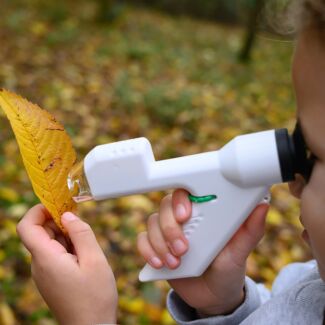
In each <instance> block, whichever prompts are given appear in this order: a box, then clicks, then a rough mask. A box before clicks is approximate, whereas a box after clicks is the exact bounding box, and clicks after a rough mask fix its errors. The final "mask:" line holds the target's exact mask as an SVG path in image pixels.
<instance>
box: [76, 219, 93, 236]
mask: <svg viewBox="0 0 325 325" xmlns="http://www.w3.org/2000/svg"><path fill="white" fill-rule="evenodd" d="M72 223H74V224H72V225H73V232H74V233H75V234H77V235H83V234H88V233H90V232H92V230H91V228H90V226H89V225H88V223H85V222H78V220H76V221H72Z"/></svg>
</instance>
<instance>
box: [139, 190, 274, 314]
mask: <svg viewBox="0 0 325 325" xmlns="http://www.w3.org/2000/svg"><path fill="white" fill-rule="evenodd" d="M187 195H188V193H187V192H185V191H184V190H177V191H175V192H174V193H173V195H167V196H166V197H165V198H164V199H163V200H162V202H161V205H160V210H159V214H158V213H155V214H153V215H151V216H150V217H149V220H148V232H142V233H140V234H139V236H138V249H139V251H140V253H141V254H142V256H143V257H144V258H145V260H146V261H147V262H148V263H149V264H150V265H151V266H152V267H154V268H157V269H158V268H160V267H162V266H163V265H164V266H166V267H169V268H171V269H174V268H177V267H178V266H179V264H180V263H181V259H180V257H181V256H182V255H184V253H185V252H186V251H187V249H188V241H187V240H186V238H185V236H184V233H183V231H182V227H181V225H182V224H183V223H184V222H186V221H187V220H188V219H189V218H190V215H191V210H192V206H191V203H190V201H189V200H188V197H187ZM267 210H268V205H267V204H262V205H259V206H258V207H256V208H255V210H254V211H253V212H252V213H251V215H250V216H249V217H248V219H247V220H246V221H245V222H244V224H243V225H242V226H241V227H240V229H239V230H238V231H237V232H236V233H235V235H234V236H233V238H232V239H231V240H230V241H229V242H228V244H227V245H226V246H225V247H224V249H223V250H222V251H221V252H220V253H219V255H218V256H217V257H216V258H215V260H214V261H213V262H212V263H211V265H210V266H209V268H208V269H207V270H206V271H205V272H204V273H203V274H202V276H200V277H195V278H185V279H176V280H170V281H169V283H170V285H171V286H172V287H173V288H174V290H175V291H176V292H177V293H178V295H179V296H180V297H182V299H183V300H184V301H185V302H186V303H187V304H188V305H190V306H192V307H193V308H195V309H196V310H197V311H198V312H199V313H200V314H201V315H202V316H209V315H221V314H227V313H230V312H232V311H233V310H234V309H236V308H237V307H238V306H239V305H240V304H241V303H242V302H243V300H244V296H245V293H244V280H245V269H246V259H247V257H248V255H249V254H250V252H251V251H252V250H253V249H254V248H255V246H256V245H257V243H258V242H259V241H260V239H261V238H262V236H263V234H264V225H265V217H266V213H267ZM223 217H226V216H223ZM207 245H208V243H207Z"/></svg>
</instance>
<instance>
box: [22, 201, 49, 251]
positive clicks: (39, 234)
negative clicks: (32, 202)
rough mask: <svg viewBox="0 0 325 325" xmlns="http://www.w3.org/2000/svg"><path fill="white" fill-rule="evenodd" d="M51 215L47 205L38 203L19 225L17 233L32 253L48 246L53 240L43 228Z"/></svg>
mask: <svg viewBox="0 0 325 325" xmlns="http://www.w3.org/2000/svg"><path fill="white" fill-rule="evenodd" d="M49 217H50V216H49V213H48V211H47V210H46V209H45V207H44V206H43V205H42V204H38V205H36V206H34V207H33V208H31V209H30V210H29V211H28V212H27V213H26V214H25V216H24V217H23V218H22V220H21V221H20V222H19V223H18V225H17V234H18V235H19V237H20V238H21V240H22V242H23V243H24V245H25V246H26V248H27V249H28V250H29V251H30V252H31V253H32V254H37V252H40V251H41V250H42V249H44V248H45V247H47V246H48V244H49V241H50V240H51V238H50V237H49V234H48V233H47V232H46V230H45V229H44V228H43V225H44V223H45V222H46V220H48V218H49Z"/></svg>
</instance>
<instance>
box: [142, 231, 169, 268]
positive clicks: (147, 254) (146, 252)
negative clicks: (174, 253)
mask: <svg viewBox="0 0 325 325" xmlns="http://www.w3.org/2000/svg"><path fill="white" fill-rule="evenodd" d="M137 247H138V251H139V253H140V254H141V255H142V256H143V258H144V259H145V260H146V262H147V263H149V264H150V265H151V266H152V267H153V268H155V269H160V268H161V267H162V266H163V262H162V261H161V259H160V258H159V257H158V256H157V254H156V252H155V251H154V250H153V248H152V247H151V245H150V242H149V239H148V233H147V232H140V233H139V235H138V240H137Z"/></svg>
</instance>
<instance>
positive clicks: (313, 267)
mask: <svg viewBox="0 0 325 325" xmlns="http://www.w3.org/2000/svg"><path fill="white" fill-rule="evenodd" d="M317 279H320V276H319V273H318V268H317V263H316V261H315V260H311V261H308V262H305V263H298V262H297V263H290V264H288V265H286V266H285V267H284V268H283V269H282V270H281V271H280V272H279V274H278V276H277V277H276V279H275V280H274V282H273V285H272V296H276V295H278V294H280V293H282V292H284V291H287V290H289V289H291V288H292V287H293V286H295V285H296V284H298V283H300V282H308V281H310V280H317Z"/></svg>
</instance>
